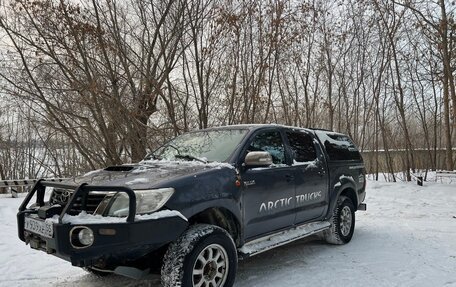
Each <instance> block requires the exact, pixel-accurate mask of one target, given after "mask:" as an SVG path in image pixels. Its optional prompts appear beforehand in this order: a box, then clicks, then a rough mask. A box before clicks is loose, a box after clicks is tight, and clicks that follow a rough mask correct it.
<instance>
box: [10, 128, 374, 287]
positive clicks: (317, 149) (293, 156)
mask: <svg viewBox="0 0 456 287" xmlns="http://www.w3.org/2000/svg"><path fill="white" fill-rule="evenodd" d="M365 185H366V181H365V169H364V164H363V161H362V158H361V156H360V153H359V151H358V149H357V148H356V147H355V145H354V144H353V142H352V141H351V139H350V138H349V137H348V136H346V135H343V134H340V133H335V132H330V131H325V130H314V129H304V128H296V127H287V126H280V125H239V126H226V127H218V128H211V129H206V130H201V131H195V132H190V133H186V134H183V135H181V136H178V137H177V138H175V139H173V140H171V141H170V142H168V143H167V144H165V145H163V146H162V147H160V148H159V149H157V150H156V151H154V152H153V153H151V154H150V155H148V156H147V157H146V158H145V159H144V160H143V161H141V162H139V163H137V164H128V165H121V166H111V167H108V168H105V169H103V170H98V171H94V172H90V173H88V174H85V175H84V176H80V177H76V178H74V179H71V180H67V181H65V182H61V183H55V182H50V181H44V180H41V181H39V182H38V183H37V184H36V185H35V186H34V187H33V189H32V190H31V191H30V192H29V194H28V195H27V197H26V198H25V200H24V202H23V203H22V205H21V206H20V208H19V213H18V215H17V218H18V232H19V238H20V239H21V240H23V241H25V242H26V243H27V244H30V246H31V247H32V248H35V249H40V250H43V251H45V252H47V253H48V254H53V255H55V256H58V257H60V258H62V259H65V260H67V261H70V262H71V264H72V265H74V266H79V267H83V268H85V269H86V270H88V271H90V272H93V273H96V274H99V275H103V274H109V273H116V274H121V275H124V276H129V277H133V278H140V277H141V276H142V275H145V274H149V273H158V272H161V281H162V284H163V286H184V287H186V286H204V287H215V286H232V285H233V284H234V280H235V274H236V268H237V262H238V258H239V259H242V258H246V257H249V256H252V255H255V254H258V253H261V252H264V251H267V250H269V249H271V248H274V247H277V246H280V245H283V244H285V243H288V242H291V241H293V240H297V239H300V238H303V237H306V236H309V235H312V234H316V233H318V234H320V235H321V236H322V237H323V238H324V239H325V240H326V241H328V242H329V243H333V244H344V243H347V242H349V241H350V239H351V238H352V236H353V231H354V227H355V211H357V210H365V209H366V205H365V204H364V203H363V201H364V198H365ZM32 198H34V202H33V203H30V202H31V200H32Z"/></svg>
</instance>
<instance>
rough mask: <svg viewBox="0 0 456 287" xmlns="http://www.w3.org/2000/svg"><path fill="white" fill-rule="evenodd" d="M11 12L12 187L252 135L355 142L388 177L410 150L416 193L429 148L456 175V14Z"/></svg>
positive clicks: (0, 105) (283, 7) (2, 93)
mask: <svg viewBox="0 0 456 287" xmlns="http://www.w3.org/2000/svg"><path fill="white" fill-rule="evenodd" d="M0 9H1V12H0V43H1V46H2V47H1V49H0V57H1V58H0V87H1V90H0V119H1V121H0V177H2V178H8V177H9V178H14V177H35V176H37V175H42V174H46V173H47V174H49V175H55V176H69V175H74V174H75V173H78V172H82V171H85V170H90V169H95V168H99V167H102V166H106V165H114V164H120V163H123V162H128V161H133V162H135V161H138V160H140V159H141V158H143V157H144V156H145V154H146V153H147V152H148V151H149V150H153V149H154V148H156V147H157V146H159V145H160V144H161V143H163V142H164V141H166V140H167V139H170V138H171V137H173V136H176V135H179V134H181V133H183V132H186V131H190V130H194V129H202V128H206V127H211V126H218V125H230V124H240V123H280V124H286V125H295V126H302V127H319V128H326V129H331V130H336V131H340V132H343V133H347V134H348V135H350V136H351V137H352V139H353V140H354V141H355V142H356V143H357V145H358V146H359V147H360V149H361V150H363V151H369V152H376V154H377V155H379V154H380V153H381V154H382V161H384V162H383V163H384V164H386V166H387V170H386V171H387V172H390V173H391V174H392V173H394V171H395V170H394V168H393V161H394V159H393V157H392V155H391V151H397V150H403V152H402V155H403V156H402V158H401V161H402V169H403V170H404V171H405V173H406V176H407V179H409V180H410V178H411V175H410V171H413V170H414V169H415V168H417V166H416V163H417V159H416V158H415V157H416V155H415V152H414V151H415V150H417V149H419V150H423V149H424V150H426V153H425V157H426V163H427V164H426V168H427V169H436V168H439V169H447V170H453V168H454V165H455V157H454V155H453V154H454V152H453V144H454V141H455V137H456V136H455V127H456V126H455V125H456V94H455V93H456V91H455V79H454V69H455V68H454V67H455V61H456V51H455V43H456V36H455V33H456V23H455V21H454V16H455V15H454V14H455V5H454V3H452V2H450V1H444V0H438V1H423V0H404V1H400V0H368V1H361V0H342V1H324V0H308V1H291V0H288V1H287V0H281V1H278V0H268V1H260V0H253V1H226V0H193V1H184V0H163V1H162V0H160V1H157V0H149V1H139V0H127V1H115V0H103V1H96V0H92V1H87V2H85V1H81V2H74V1H68V0H35V1H33V0H32V1H31V0H10V1H6V2H3V3H0ZM441 149H444V151H445V157H444V160H445V162H444V164H441V163H439V162H438V160H437V153H438V151H439V150H441ZM370 160H371V161H377V163H378V162H379V157H378V156H377V157H375V156H374V157H370ZM18 165H21V166H18ZM370 166H372V170H370V171H369V172H372V173H377V174H378V172H379V168H378V164H377V165H376V164H371V165H370ZM376 166H377V167H376Z"/></svg>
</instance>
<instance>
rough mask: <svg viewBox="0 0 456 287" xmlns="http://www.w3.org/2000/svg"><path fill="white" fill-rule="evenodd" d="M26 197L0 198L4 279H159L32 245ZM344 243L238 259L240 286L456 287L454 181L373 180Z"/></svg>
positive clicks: (57, 282) (72, 282)
mask: <svg viewBox="0 0 456 287" xmlns="http://www.w3.org/2000/svg"><path fill="white" fill-rule="evenodd" d="M21 200H22V199H13V198H4V197H1V198H0V226H1V232H0V234H1V236H0V286H2V287H3V286H8V287H14V286H25V285H30V286H77V287H88V286H90V287H97V286H100V287H101V286H130V287H131V286H156V287H158V286H160V285H159V283H158V282H157V281H152V282H147V281H135V280H131V279H127V278H122V277H119V276H113V277H107V278H101V279H99V278H97V277H95V276H93V275H90V274H88V273H86V272H84V271H82V270H81V269H79V268H76V267H72V266H71V264H70V263H68V262H65V261H63V260H61V259H58V258H54V257H53V256H49V255H46V254H44V253H43V252H38V251H34V250H31V249H30V248H29V247H28V246H25V245H24V244H23V243H22V242H21V241H19V239H17V234H16V222H15V214H16V211H17V207H18V206H19V204H20V202H21ZM366 202H367V204H368V210H367V211H366V212H358V213H357V214H356V216H357V223H356V225H357V226H356V230H355V235H354V237H353V240H352V242H350V243H349V244H348V245H344V246H331V245H327V244H325V243H323V242H319V241H311V242H309V240H301V241H297V242H294V243H291V244H289V245H287V246H283V247H280V248H277V249H274V250H271V251H268V252H266V253H263V254H260V255H258V256H255V257H252V258H250V259H248V260H246V261H243V262H240V264H239V270H238V277H237V280H236V284H235V286H240V287H247V286H271V287H272V286H339V285H341V282H343V284H342V285H343V286H375V287H377V286H388V287H389V286H401V287H402V286H423V287H424V286H436V287H437V286H456V271H455V270H456V218H454V216H456V184H455V183H453V184H442V183H439V182H425V185H424V186H423V187H420V186H417V185H416V184H415V183H387V182H379V183H376V182H373V181H368V193H367V199H366Z"/></svg>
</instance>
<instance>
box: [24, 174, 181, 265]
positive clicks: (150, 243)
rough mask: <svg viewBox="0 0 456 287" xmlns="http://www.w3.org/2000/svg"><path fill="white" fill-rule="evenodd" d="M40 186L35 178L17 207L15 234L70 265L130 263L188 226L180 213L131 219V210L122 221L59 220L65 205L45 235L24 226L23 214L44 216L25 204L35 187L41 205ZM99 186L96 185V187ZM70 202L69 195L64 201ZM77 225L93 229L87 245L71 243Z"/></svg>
mask: <svg viewBox="0 0 456 287" xmlns="http://www.w3.org/2000/svg"><path fill="white" fill-rule="evenodd" d="M43 186H46V183H43V182H41V184H40V182H38V183H37V185H36V186H35V187H34V188H33V189H32V191H31V192H30V193H29V195H28V196H27V197H26V199H25V200H24V202H23V204H22V205H21V207H20V209H19V213H18V214H17V223H18V233H19V234H18V235H19V238H20V239H21V240H22V241H24V242H26V243H28V244H30V246H31V247H32V248H34V249H39V250H42V251H45V252H47V253H48V254H53V255H55V256H57V257H60V258H62V259H65V260H67V261H70V262H71V264H72V265H74V266H79V267H91V266H96V267H98V268H102V269H112V268H115V267H116V266H129V265H131V264H130V263H132V262H134V261H136V260H138V259H140V258H142V257H144V256H145V255H148V254H150V253H152V252H153V251H155V250H157V249H159V248H160V247H162V246H164V245H166V244H168V243H170V242H172V241H174V240H176V239H177V238H178V237H179V236H180V235H181V234H182V233H183V232H184V231H185V229H186V228H187V226H188V222H187V221H186V220H185V219H184V218H182V217H180V216H172V217H163V218H159V219H149V220H135V217H134V214H133V215H132V216H129V217H128V219H127V221H126V222H120V223H94V224H71V223H62V218H63V216H64V215H65V212H66V210H67V208H64V209H63V211H62V213H61V214H60V216H59V220H57V221H55V222H54V223H53V224H52V229H53V235H52V238H48V237H45V236H42V235H39V234H37V233H33V232H30V231H27V230H26V229H25V218H26V217H33V218H34V219H35V220H38V221H43V222H44V221H45V220H46V219H45V218H43V217H41V218H40V216H39V211H38V210H37V209H27V208H26V206H27V204H28V202H29V201H30V198H31V197H32V196H33V194H34V193H35V192H36V191H38V193H37V205H38V206H41V207H43V206H45V204H44V202H43V196H44V189H43V188H42V187H43ZM85 187H86V188H87V189H80V190H83V192H85V190H91V188H90V186H87V185H86V186H85ZM104 188H106V190H110V191H113V190H117V189H118V188H116V187H111V188H108V187H104ZM99 189H100V188H99V187H97V190H99ZM77 192H78V189H76V192H75V194H77ZM129 196H130V194H129ZM73 197H74V195H73ZM130 199H131V198H130ZM133 199H134V198H133ZM130 202H131V203H132V204H134V205H135V204H136V202H135V201H130ZM70 204H71V199H70V202H69V203H68V205H70ZM135 207H136V206H134V207H133V208H132V209H130V211H132V210H133V211H135V209H136V208H135ZM130 215H131V214H130ZM78 226H84V227H88V228H90V229H91V230H92V231H93V234H94V242H93V244H92V245H91V246H89V247H84V248H81V247H75V246H73V245H72V243H71V242H72V241H71V240H72V239H71V238H70V237H71V236H70V233H71V230H72V229H73V228H74V227H78ZM103 229H104V230H106V229H109V230H111V232H108V233H106V232H104V231H100V230H103ZM112 230H114V231H112Z"/></svg>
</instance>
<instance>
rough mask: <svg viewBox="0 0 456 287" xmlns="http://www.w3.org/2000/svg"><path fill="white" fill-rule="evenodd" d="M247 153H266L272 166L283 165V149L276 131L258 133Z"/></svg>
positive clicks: (280, 138)
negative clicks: (270, 157)
mask: <svg viewBox="0 0 456 287" xmlns="http://www.w3.org/2000/svg"><path fill="white" fill-rule="evenodd" d="M247 150H248V151H267V152H269V153H270V154H271V156H272V161H273V163H274V164H285V148H284V145H283V141H282V137H281V136H280V133H279V132H278V131H266V132H262V133H259V134H258V135H256V136H255V138H254V139H253V140H252V142H251V143H250V146H249V147H248V149H247Z"/></svg>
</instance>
